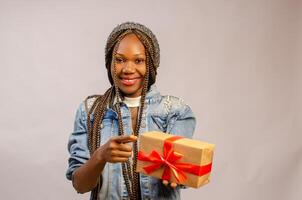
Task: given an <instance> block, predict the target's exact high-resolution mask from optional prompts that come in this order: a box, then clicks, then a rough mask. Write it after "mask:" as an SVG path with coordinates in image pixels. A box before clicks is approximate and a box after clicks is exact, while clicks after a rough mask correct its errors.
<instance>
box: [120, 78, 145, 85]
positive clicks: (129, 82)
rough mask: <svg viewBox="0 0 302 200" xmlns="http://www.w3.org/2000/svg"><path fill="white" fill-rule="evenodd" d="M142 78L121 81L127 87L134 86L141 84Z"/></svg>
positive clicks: (121, 79)
mask: <svg viewBox="0 0 302 200" xmlns="http://www.w3.org/2000/svg"><path fill="white" fill-rule="evenodd" d="M141 79H142V78H120V81H121V83H122V84H124V85H125V86H133V85H135V84H136V83H137V82H139V81H140V80H141Z"/></svg>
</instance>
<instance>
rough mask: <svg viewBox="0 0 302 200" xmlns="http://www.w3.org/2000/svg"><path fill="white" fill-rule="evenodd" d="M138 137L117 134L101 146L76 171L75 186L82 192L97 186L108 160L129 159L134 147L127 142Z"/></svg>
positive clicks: (111, 161)
mask: <svg viewBox="0 0 302 200" xmlns="http://www.w3.org/2000/svg"><path fill="white" fill-rule="evenodd" d="M136 139H137V137H136V136H134V135H123V136H116V137H112V138H111V139H110V140H109V141H108V142H107V143H106V144H104V145H102V146H101V147H99V148H98V149H97V150H96V151H95V152H94V153H93V155H92V156H91V158H90V159H89V160H88V161H87V162H86V163H85V164H84V165H82V166H81V167H79V168H78V169H77V170H76V171H75V172H74V175H73V186H74V188H75V189H76V190H77V191H78V192H79V193H82V194H83V193H85V192H89V191H91V190H92V189H93V188H94V187H96V185H97V183H98V178H99V177H100V176H101V173H102V171H103V169H104V167H105V164H106V163H107V162H109V163H118V162H126V161H127V160H128V158H129V157H130V156H131V154H132V148H131V146H130V145H128V144H125V143H129V142H134V141H136Z"/></svg>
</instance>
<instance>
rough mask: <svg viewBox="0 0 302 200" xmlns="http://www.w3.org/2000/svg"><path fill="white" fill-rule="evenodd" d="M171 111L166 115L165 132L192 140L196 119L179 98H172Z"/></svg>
mask: <svg viewBox="0 0 302 200" xmlns="http://www.w3.org/2000/svg"><path fill="white" fill-rule="evenodd" d="M170 101H171V104H172V105H171V106H170V107H171V111H170V112H169V115H168V119H167V122H168V125H167V132H168V133H170V134H173V135H179V136H183V137H187V138H192V137H193V133H194V130H195V126H196V119H195V116H194V114H193V111H192V109H191V108H190V107H189V106H188V105H187V104H185V103H184V102H183V101H182V100H181V99H179V98H176V97H174V98H172V100H170Z"/></svg>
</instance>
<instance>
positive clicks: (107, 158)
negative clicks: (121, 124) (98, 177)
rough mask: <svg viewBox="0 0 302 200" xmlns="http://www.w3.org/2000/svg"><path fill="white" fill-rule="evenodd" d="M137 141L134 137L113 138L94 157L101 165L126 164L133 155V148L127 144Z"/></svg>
mask: <svg viewBox="0 0 302 200" xmlns="http://www.w3.org/2000/svg"><path fill="white" fill-rule="evenodd" d="M136 140H137V137H136V136H134V135H122V136H116V137H112V138H110V139H109V140H108V142H106V143H105V144H104V145H102V146H100V147H99V148H98V149H97V150H96V151H95V153H94V156H95V158H96V159H97V160H98V161H99V162H101V163H106V162H109V163H117V162H126V161H127V160H128V158H129V157H131V155H132V147H131V146H130V145H129V144H126V143H129V142H135V141H136Z"/></svg>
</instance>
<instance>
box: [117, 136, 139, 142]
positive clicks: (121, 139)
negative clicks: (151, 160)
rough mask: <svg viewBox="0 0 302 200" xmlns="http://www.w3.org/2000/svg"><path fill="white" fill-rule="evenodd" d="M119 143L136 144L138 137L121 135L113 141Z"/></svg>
mask: <svg viewBox="0 0 302 200" xmlns="http://www.w3.org/2000/svg"><path fill="white" fill-rule="evenodd" d="M113 140H114V141H116V142H118V143H128V142H135V141H136V140H137V137H136V136H135V135H120V136H117V137H115V138H114V139H113Z"/></svg>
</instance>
